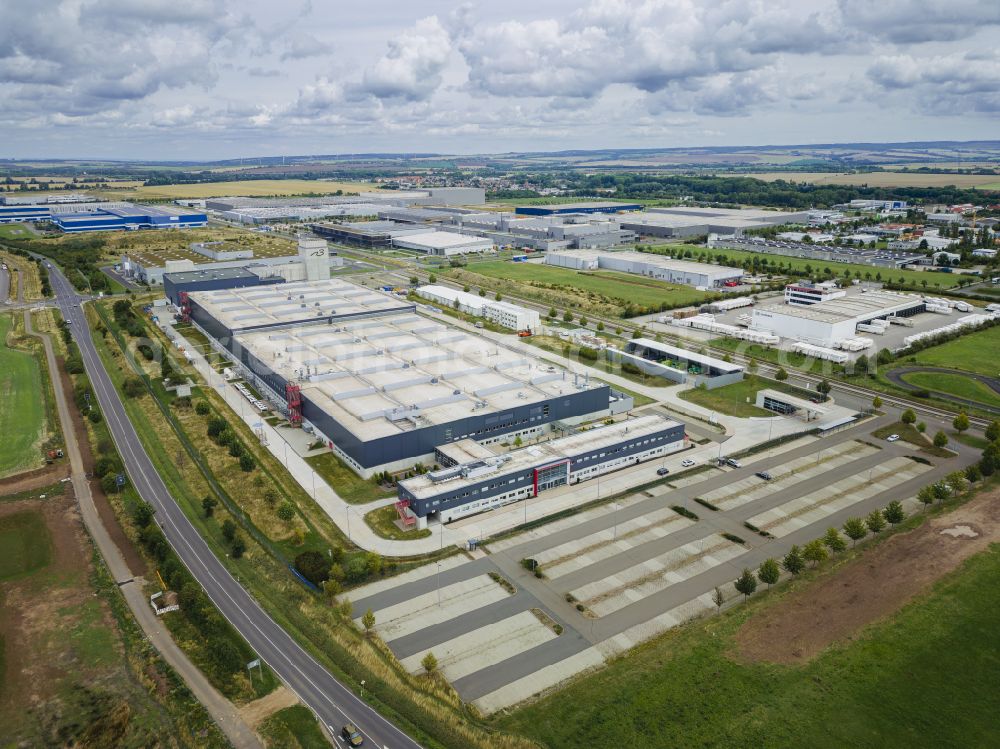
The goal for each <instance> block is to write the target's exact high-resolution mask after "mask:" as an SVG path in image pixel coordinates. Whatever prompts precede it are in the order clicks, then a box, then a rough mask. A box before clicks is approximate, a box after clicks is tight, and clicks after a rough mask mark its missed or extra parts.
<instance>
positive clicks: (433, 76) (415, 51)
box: [358, 16, 451, 101]
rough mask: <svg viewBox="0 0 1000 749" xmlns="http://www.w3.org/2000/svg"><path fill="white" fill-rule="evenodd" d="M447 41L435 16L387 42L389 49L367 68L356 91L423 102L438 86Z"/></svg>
mask: <svg viewBox="0 0 1000 749" xmlns="http://www.w3.org/2000/svg"><path fill="white" fill-rule="evenodd" d="M450 54H451V39H450V38H449V36H448V32H447V31H446V30H445V28H444V26H442V25H441V22H440V21H439V20H438V19H437V17H436V16H430V17H428V18H423V19H421V20H420V21H418V22H417V23H416V25H415V26H414V27H413V28H412V29H409V30H407V31H404V32H403V33H401V34H400V35H399V36H398V37H397V38H395V39H391V40H390V41H389V50H388V52H386V53H385V55H383V56H382V57H381V58H380V59H379V60H378V62H376V63H375V64H374V65H372V66H371V67H369V68H367V69H366V70H365V72H364V75H363V77H362V83H361V85H360V86H359V88H358V90H359V91H360V92H362V93H368V94H371V95H373V96H376V97H378V98H400V99H405V100H408V101H418V100H421V99H426V98H427V97H428V96H430V95H431V94H433V93H434V91H436V90H437V88H438V86H440V85H441V80H442V79H441V73H442V71H443V70H444V68H445V65H447V63H448V57H449V55H450Z"/></svg>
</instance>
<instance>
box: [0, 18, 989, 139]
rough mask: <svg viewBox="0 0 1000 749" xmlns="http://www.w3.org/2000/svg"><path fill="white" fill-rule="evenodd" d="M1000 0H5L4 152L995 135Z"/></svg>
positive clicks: (0, 129) (0, 28)
mask: <svg viewBox="0 0 1000 749" xmlns="http://www.w3.org/2000/svg"><path fill="white" fill-rule="evenodd" d="M998 39H1000V2H998V0H743V1H736V0H590V1H589V2H568V1H564V0H531V1H529V0H504V2H486V1H485V0H481V1H479V2H476V1H473V2H469V3H458V2H443V1H441V0H409V1H408V2H403V1H402V0H367V2H358V1H357V0H353V1H351V2H345V1H344V0H283V1H282V2H275V0H241V1H240V2H232V1H230V0H0V157H21V158H23V157H114V158H145V159H191V158H196V159H197V158H235V157H241V156H251V155H281V154H310V153H349V152H350V153H354V152H372V151H393V152H412V151H436V152H445V153H471V152H501V151H508V150H556V149H566V148H602V147H654V146H655V147H671V146H696V145H738V144H750V145H760V144H770V143H825V142H848V141H860V140H865V141H890V140H894V141H902V140H931V139H935V140H970V139H981V138H998V137H1000V117H998V115H1000V51H998V50H1000V44H998Z"/></svg>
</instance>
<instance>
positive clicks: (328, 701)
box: [49, 266, 419, 749]
mask: <svg viewBox="0 0 1000 749" xmlns="http://www.w3.org/2000/svg"><path fill="white" fill-rule="evenodd" d="M49 275H50V278H51V281H52V288H53V290H54V292H55V294H56V300H57V302H58V305H59V309H60V310H61V312H62V314H63V317H64V318H65V319H66V320H67V321H68V322H70V326H71V328H72V331H73V338H74V339H75V340H76V343H77V345H78V346H79V348H80V352H81V354H82V356H83V362H84V366H85V367H86V371H87V375H88V376H89V377H90V381H91V384H92V385H93V388H94V392H95V393H96V395H97V399H98V401H99V402H100V405H101V409H102V410H103V412H104V417H105V419H106V420H107V423H108V427H109V428H110V430H111V434H112V436H113V438H114V441H115V444H116V446H117V447H118V451H119V453H120V454H121V456H122V460H123V461H124V462H125V467H126V470H127V471H128V475H129V477H130V478H131V480H132V483H133V485H134V486H135V487H136V490H137V491H138V492H139V494H140V495H141V496H142V498H143V499H144V500H146V501H147V502H149V503H150V504H151V505H152V506H153V507H154V508H155V509H156V516H155V518H156V522H157V523H158V524H159V525H160V527H161V528H162V529H163V531H164V533H165V534H166V536H167V539H168V540H169V541H170V543H171V545H172V546H173V548H174V550H175V551H176V552H177V555H178V556H179V557H180V559H181V561H182V562H183V563H184V564H185V566H187V568H188V569H189V570H190V571H191V574H192V575H194V577H195V579H197V580H198V582H199V583H200V584H201V586H202V587H203V588H204V589H205V592H206V593H207V594H208V596H209V598H211V599H212V602H213V603H214V604H215V605H216V607H218V609H219V611H221V612H222V614H223V616H225V617H226V619H228V620H229V621H230V622H231V623H232V625H233V626H234V627H235V628H236V629H237V630H238V631H239V632H240V634H241V635H243V637H244V638H245V639H246V641H247V642H248V643H250V646H251V647H252V648H253V649H254V650H255V651H256V652H257V653H258V655H259V656H260V657H261V659H263V661H264V662H265V663H267V664H268V666H270V667H271V669H272V670H274V672H275V673H276V674H277V675H278V676H279V678H281V680H282V681H283V682H284V683H285V684H286V685H287V686H288V687H289V688H290V689H292V690H293V691H294V692H295V693H296V694H297V695H298V696H299V698H300V699H301V700H302V701H303V702H304V703H305V704H306V705H307V706H308V707H309V708H311V709H312V710H313V711H314V712H315V713H316V714H317V716H318V717H319V719H320V720H321V721H323V723H324V724H326V725H327V726H330V727H332V728H333V730H334V731H335V732H337V733H339V731H340V727H341V726H342V725H344V724H345V723H354V724H355V725H356V726H357V727H358V729H359V730H360V731H361V732H362V733H363V734H364V735H365V737H366V738H367V742H366V743H369V744H370V745H372V746H375V747H390V749H404V748H405V749H417V747H419V744H417V743H416V742H415V741H413V739H411V738H410V737H409V736H407V735H406V734H405V733H403V732H402V731H400V730H399V729H398V728H396V726H395V725H393V724H392V723H390V722H389V721H388V720H386V719H385V718H383V717H382V716H381V715H379V714H378V713H377V712H376V711H375V710H373V709H372V708H371V707H370V706H369V705H368V704H366V703H365V702H363V701H362V700H361V699H359V698H358V697H357V696H356V695H355V694H354V693H353V692H352V691H351V690H350V689H348V688H347V687H345V686H344V685H343V684H341V683H340V682H338V681H337V680H336V679H335V678H334V677H333V676H332V675H331V674H330V672H329V671H327V670H326V669H325V668H324V667H323V666H322V665H320V664H319V663H318V662H317V661H316V660H315V659H314V658H313V657H312V656H311V655H309V654H308V653H307V652H306V651H305V650H303V649H302V648H301V647H300V646H299V645H298V643H296V642H295V640H294V639H292V637H291V636H290V635H288V633H287V632H285V631H284V630H283V629H282V628H281V627H280V626H279V625H278V624H277V623H276V622H275V621H274V620H273V619H272V618H271V617H270V616H269V615H268V614H267V613H266V612H265V611H264V610H263V609H262V608H261V607H260V606H259V605H258V604H257V602H256V601H255V600H254V599H253V598H252V597H251V596H250V594H249V593H247V591H246V590H244V589H243V587H242V586H241V585H240V584H239V583H238V582H236V580H235V579H234V578H233V576H232V575H230V574H229V571H228V570H227V569H226V568H225V566H224V565H223V564H222V563H221V562H220V561H219V560H218V558H216V556H215V554H213V553H212V550H211V549H210V548H209V547H208V545H207V544H206V543H205V541H204V539H203V538H202V537H201V535H200V534H199V533H198V531H197V530H196V529H195V527H194V526H193V525H192V524H191V522H190V521H189V520H188V518H187V517H186V516H185V515H184V513H183V512H182V511H181V509H180V507H178V505H177V503H176V502H175V501H174V500H173V498H172V497H171V496H170V492H169V491H167V487H166V486H165V485H164V483H163V481H162V479H161V478H160V476H159V474H158V473H157V472H156V469H155V468H154V466H153V464H152V462H151V461H150V459H149V456H148V455H147V454H146V451H145V450H144V449H143V447H142V443H141V442H140V440H139V436H138V434H137V433H136V431H135V428H134V427H133V425H132V423H131V422H130V421H129V420H128V417H127V415H126V413H125V409H124V407H123V406H122V402H121V400H120V396H119V393H118V392H117V391H116V390H115V387H114V384H113V383H112V382H111V379H110V377H109V376H108V373H107V371H106V370H105V369H104V366H103V364H102V362H101V360H100V357H99V356H98V354H97V349H96V348H95V347H94V342H93V339H92V338H91V334H90V330H89V328H88V327H87V322H86V318H85V316H84V314H83V311H82V310H81V309H80V307H79V303H80V297H79V296H78V295H77V293H76V291H75V290H74V289H73V287H72V286H71V285H70V283H69V282H68V281H67V280H66V278H65V276H63V274H62V273H61V272H60V271H59V270H58V269H57V268H56V267H54V266H53V267H52V268H51V270H50V272H49Z"/></svg>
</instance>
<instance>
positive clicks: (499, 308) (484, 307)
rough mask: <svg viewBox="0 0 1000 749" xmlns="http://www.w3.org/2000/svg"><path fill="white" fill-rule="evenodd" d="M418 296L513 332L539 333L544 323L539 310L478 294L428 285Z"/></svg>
mask: <svg viewBox="0 0 1000 749" xmlns="http://www.w3.org/2000/svg"><path fill="white" fill-rule="evenodd" d="M417 294H418V295H419V296H422V297H423V298H424V299H427V300H429V301H432V302H434V303H435V304H439V305H441V306H442V307H450V308H454V309H457V310H458V311H459V312H464V313H465V314H467V315H474V316H475V317H482V318H483V319H485V320H489V321H490V322H493V323H496V324H497V325H500V326H502V327H504V328H510V329H511V330H529V331H532V332H535V331H537V330H538V329H539V328H540V327H541V325H542V320H541V317H540V316H539V314H538V311H537V310H533V309H528V308H527V307H521V306H520V305H517V304H510V303H509V302H497V301H494V300H492V299H487V298H486V297H482V296H479V295H478V294H470V293H468V292H466V291H459V290H458V289H453V288H451V287H449V286H439V285H437V284H428V285H426V286H421V287H420V288H418V289H417Z"/></svg>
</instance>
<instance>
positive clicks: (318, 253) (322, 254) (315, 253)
mask: <svg viewBox="0 0 1000 749" xmlns="http://www.w3.org/2000/svg"><path fill="white" fill-rule="evenodd" d="M309 255H310V256H312V257H326V250H313V251H312V252H310V253H309Z"/></svg>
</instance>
